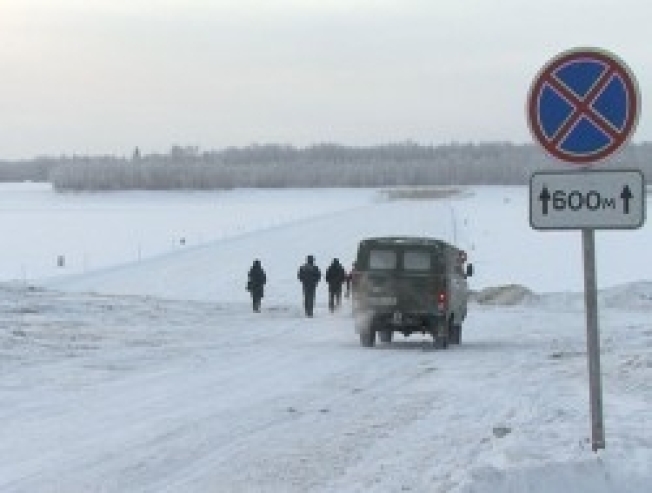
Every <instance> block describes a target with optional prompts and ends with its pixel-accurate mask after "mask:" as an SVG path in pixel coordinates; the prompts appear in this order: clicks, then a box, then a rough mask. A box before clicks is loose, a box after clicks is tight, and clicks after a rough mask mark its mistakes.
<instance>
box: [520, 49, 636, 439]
mask: <svg viewBox="0 0 652 493" xmlns="http://www.w3.org/2000/svg"><path fill="white" fill-rule="evenodd" d="M640 101H641V98H640V95H639V92H638V85H637V83H636V79H635V78H634V76H633V74H632V73H631V71H630V70H629V68H628V67H627V66H626V65H625V64H624V63H623V62H622V61H621V60H620V59H618V58H617V57H616V56H614V55H612V54H611V53H608V52H606V51H605V50H600V49H596V48H578V49H574V50H569V51H566V52H564V53H561V54H560V55H558V56H556V57H555V58H553V59H552V60H551V61H550V62H548V64H546V65H545V66H544V67H543V69H541V71H540V72H539V74H538V76H537V77H536V78H535V80H534V82H533V84H532V86H531V87H530V92H529V95H528V102H527V117H528V124H529V127H530V131H531V132H532V135H533V137H534V139H535V141H536V142H538V143H539V144H540V145H541V147H542V148H543V149H544V150H545V151H546V152H547V153H548V154H549V155H551V156H552V157H554V158H556V159H558V160H560V161H566V162H567V163H571V164H574V165H580V166H585V165H590V164H593V163H595V162H597V161H599V160H602V159H604V158H606V157H608V156H610V155H612V154H613V153H614V152H616V151H617V150H618V149H620V148H621V147H622V146H623V145H624V144H625V143H626V142H627V141H628V140H629V138H630V137H631V135H632V133H633V131H634V129H635V127H636V124H637V121H638V114H639V112H640ZM559 175H561V176H559ZM639 190H640V192H639ZM644 218H645V186H644V180H643V175H642V173H640V171H638V170H635V171H633V172H631V171H630V172H626V173H624V174H622V173H621V174H612V175H611V176H607V175H605V174H604V173H602V174H600V173H598V172H591V171H586V170H583V171H581V172H580V173H576V174H575V175H573V174H563V173H562V174H557V175H555V174H547V175H546V174H542V173H539V174H537V173H535V174H534V175H533V176H532V179H531V180H530V225H531V226H532V227H533V228H534V229H542V230H550V229H581V231H582V252H583V259H584V297H585V305H586V344H587V356H588V366H589V399H590V409H591V442H592V448H593V451H594V452H595V451H597V450H598V449H603V448H605V438H604V421H603V416H602V383H601V372H600V336H599V332H598V289H597V281H596V269H595V229H596V228H605V229H633V228H638V227H640V226H642V224H643V221H644Z"/></svg>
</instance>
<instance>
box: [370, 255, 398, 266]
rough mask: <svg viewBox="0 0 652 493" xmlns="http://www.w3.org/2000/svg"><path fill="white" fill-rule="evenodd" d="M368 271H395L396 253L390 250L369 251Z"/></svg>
mask: <svg viewBox="0 0 652 493" xmlns="http://www.w3.org/2000/svg"><path fill="white" fill-rule="evenodd" d="M369 269H372V270H393V269H396V252H394V251H392V250H371V251H370V252H369Z"/></svg>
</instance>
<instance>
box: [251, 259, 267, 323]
mask: <svg viewBox="0 0 652 493" xmlns="http://www.w3.org/2000/svg"><path fill="white" fill-rule="evenodd" d="M266 282H267V276H266V275H265V270H264V269H263V267H262V265H261V264H260V260H258V259H256V260H254V263H253V265H252V266H251V269H249V279H248V281H247V291H249V293H250V294H251V300H252V302H253V308H254V311H255V312H259V311H260V302H261V301H262V299H263V294H264V287H265V283H266Z"/></svg>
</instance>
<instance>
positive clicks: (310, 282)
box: [297, 255, 321, 317]
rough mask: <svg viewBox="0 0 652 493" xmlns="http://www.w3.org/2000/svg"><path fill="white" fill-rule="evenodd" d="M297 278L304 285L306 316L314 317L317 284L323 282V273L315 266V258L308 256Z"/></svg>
mask: <svg viewBox="0 0 652 493" xmlns="http://www.w3.org/2000/svg"><path fill="white" fill-rule="evenodd" d="M297 277H298V278H299V281H301V284H302V285H303V306H304V309H305V311H306V316H308V317H312V316H313V311H314V308H315V294H316V292H317V284H319V281H320V280H321V271H320V270H319V267H317V266H316V265H315V257H313V256H312V255H308V257H307V258H306V263H305V264H303V265H302V266H301V267H299V272H298V274H297Z"/></svg>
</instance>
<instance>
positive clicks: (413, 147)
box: [31, 142, 652, 191]
mask: <svg viewBox="0 0 652 493" xmlns="http://www.w3.org/2000/svg"><path fill="white" fill-rule="evenodd" d="M49 162H50V163H52V164H51V168H50V181H51V182H52V183H53V185H54V187H55V189H56V190H60V191H65V190H128V189H143V190H165V189H200V190H201V189H204V190H205V189H229V188H245V187H247V188H285V187H297V188H309V187H380V186H401V185H451V184H459V185H485V184H486V185H491V184H496V185H513V184H526V183H527V182H528V180H529V177H530V175H531V174H532V172H533V171H536V170H541V169H559V167H560V164H558V163H556V162H555V161H554V160H552V159H551V158H549V157H547V156H546V155H545V154H544V153H543V151H541V150H540V149H539V148H538V147H536V146H534V145H515V144H510V143H481V144H449V145H441V146H425V145H419V144H415V143H412V142H405V143H398V144H386V145H379V146H372V147H347V146H342V145H337V144H318V145H313V146H309V147H305V148H297V147H293V146H288V145H277V144H269V145H251V146H248V147H242V148H234V147H231V148H227V149H224V150H219V151H200V150H199V149H198V148H197V147H180V146H174V147H172V149H171V150H170V152H168V153H167V154H147V155H141V154H140V152H139V151H138V149H136V151H135V152H134V155H133V156H132V157H130V158H125V157H115V156H100V157H92V156H73V157H61V158H58V159H54V160H52V159H51V160H50V161H49ZM31 163H32V165H34V164H36V163H35V161H31ZM610 166H618V167H620V168H624V167H627V168H637V169H641V170H643V172H644V173H645V174H646V176H652V143H643V144H630V145H629V146H628V147H627V148H626V149H625V150H623V151H622V152H620V153H619V154H617V156H615V157H614V158H612V159H611V160H610V161H609V162H606V163H603V164H601V165H600V167H610Z"/></svg>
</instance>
